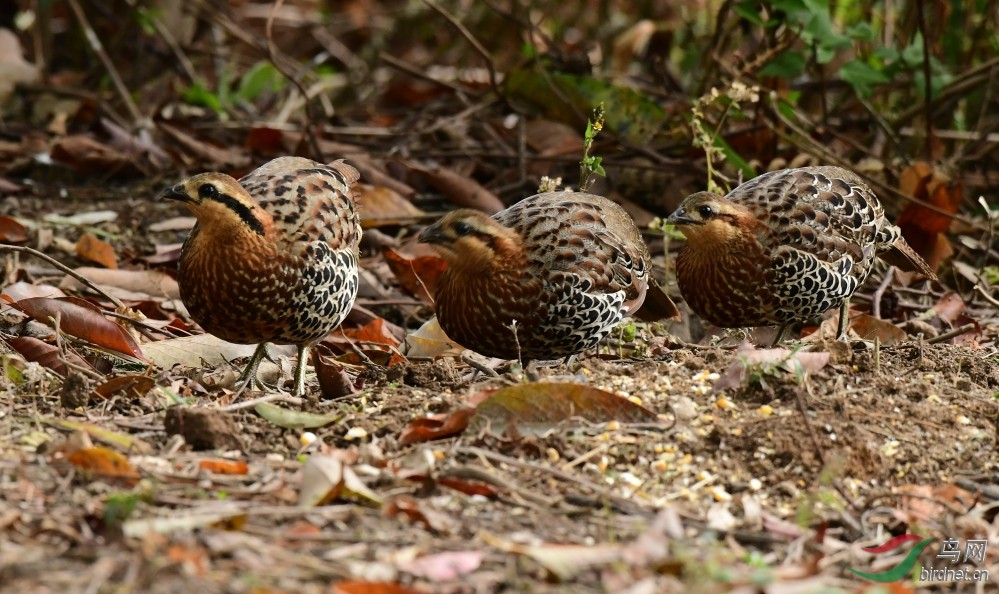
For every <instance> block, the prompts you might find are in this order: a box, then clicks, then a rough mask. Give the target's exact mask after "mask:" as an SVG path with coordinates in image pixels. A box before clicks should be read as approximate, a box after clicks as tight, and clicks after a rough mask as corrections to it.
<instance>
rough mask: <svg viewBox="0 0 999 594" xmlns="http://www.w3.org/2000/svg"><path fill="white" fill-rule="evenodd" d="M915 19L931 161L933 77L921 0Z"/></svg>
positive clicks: (930, 158) (931, 158)
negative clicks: (921, 48)
mask: <svg viewBox="0 0 999 594" xmlns="http://www.w3.org/2000/svg"><path fill="white" fill-rule="evenodd" d="M916 20H917V21H918V26H919V34H920V35H922V36H923V108H924V110H925V111H924V116H923V117H924V118H925V119H926V121H925V122H923V123H924V124H925V126H926V140H925V145H924V147H923V148H924V149H925V151H926V152H925V157H926V162H927V163H932V162H933V79H932V78H930V74H931V72H930V40H929V39H928V38H927V37H926V15H925V14H924V10H923V0H916Z"/></svg>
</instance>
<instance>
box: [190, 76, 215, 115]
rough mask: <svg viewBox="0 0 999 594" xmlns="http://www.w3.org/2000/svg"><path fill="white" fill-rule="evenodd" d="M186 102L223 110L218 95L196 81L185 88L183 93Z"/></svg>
mask: <svg viewBox="0 0 999 594" xmlns="http://www.w3.org/2000/svg"><path fill="white" fill-rule="evenodd" d="M182 97H183V99H184V102H185V103H190V104H191V105H200V106H202V107H207V108H209V109H211V110H213V111H215V112H218V113H221V112H222V102H221V101H219V98H218V96H217V95H216V94H215V93H213V92H211V91H209V90H208V89H206V88H205V87H203V86H202V85H201V83H194V84H193V85H191V86H190V87H188V88H187V89H185V90H184V93H183V95H182Z"/></svg>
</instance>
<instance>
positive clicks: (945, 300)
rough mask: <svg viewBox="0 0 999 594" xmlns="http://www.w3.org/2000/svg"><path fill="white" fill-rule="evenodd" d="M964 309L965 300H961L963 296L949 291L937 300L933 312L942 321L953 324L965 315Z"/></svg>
mask: <svg viewBox="0 0 999 594" xmlns="http://www.w3.org/2000/svg"><path fill="white" fill-rule="evenodd" d="M964 308H965V305H964V299H962V298H961V295H960V294H959V293H958V292H956V291H947V292H946V293H944V294H943V295H942V296H941V297H940V299H939V300H937V302H936V304H935V305H934V306H933V311H935V312H936V313H937V317H938V318H940V319H941V320H943V321H945V322H947V323H948V324H953V323H954V321H955V320H957V318H958V317H960V315H961V314H963V313H964Z"/></svg>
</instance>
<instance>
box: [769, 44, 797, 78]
mask: <svg viewBox="0 0 999 594" xmlns="http://www.w3.org/2000/svg"><path fill="white" fill-rule="evenodd" d="M804 71H805V56H804V54H802V53H801V52H798V51H788V52H784V53H782V54H778V55H777V56H776V57H775V58H774V59H773V60H770V62H768V63H767V65H766V66H764V67H763V68H762V69H760V74H762V75H764V76H776V77H779V78H794V77H796V76H798V75H800V74H801V73H802V72H804Z"/></svg>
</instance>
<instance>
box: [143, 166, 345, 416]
mask: <svg viewBox="0 0 999 594" xmlns="http://www.w3.org/2000/svg"><path fill="white" fill-rule="evenodd" d="M359 177H360V176H359V174H358V172H357V170H356V169H354V168H353V167H351V166H350V165H347V164H346V163H344V162H343V161H336V162H334V163H331V164H329V165H323V164H322V163H317V162H315V161H312V160H309V159H303V158H301V157H280V158H277V159H274V160H273V161H270V162H269V163H266V164H264V165H262V166H261V167H259V168H257V169H255V170H254V171H251V172H250V173H248V174H246V175H245V176H244V177H242V178H241V179H240V180H239V181H236V180H235V179H233V178H232V177H229V176H228V175H225V174H222V173H202V174H200V175H195V176H194V177H192V178H190V179H188V180H186V181H183V182H181V183H179V184H177V185H175V186H173V187H172V188H169V189H167V190H165V191H164V192H163V194H162V196H163V197H165V198H171V199H174V200H179V201H181V202H183V203H184V204H185V205H186V206H187V208H188V209H189V210H190V211H191V212H192V213H194V216H195V217H197V219H198V222H197V224H196V225H195V226H194V229H192V230H191V234H190V235H189V236H188V237H187V240H186V241H185V242H184V247H183V249H182V251H181V255H180V271H179V273H178V277H177V281H178V283H179V284H180V295H181V299H182V300H183V301H184V305H185V306H186V307H187V310H188V311H189V312H190V313H191V317H192V318H194V320H195V321H196V322H197V323H198V324H200V325H201V327H202V328H204V329H205V331H207V332H210V333H212V334H214V335H215V336H218V337H219V338H221V339H223V340H228V341H230V342H236V343H241V344H258V343H259V346H258V347H257V349H256V351H255V352H254V353H253V356H252V357H251V358H250V362H249V363H248V364H247V366H246V369H245V370H244V372H243V374H242V375H241V376H240V379H241V381H244V382H248V383H249V385H251V386H252V385H254V384H259V382H258V380H257V366H258V365H259V364H260V361H261V359H262V358H263V357H264V355H265V354H266V352H267V351H266V343H268V342H273V343H278V344H294V345H296V346H297V347H298V365H297V367H296V371H295V387H294V391H293V392H294V394H295V395H296V396H297V395H301V394H303V393H304V390H305V364H306V360H307V359H308V357H307V353H308V349H309V347H311V346H312V344H314V343H315V342H317V341H318V340H319V339H321V338H323V337H324V336H326V334H328V333H329V332H330V330H332V329H333V328H334V327H336V326H337V325H338V324H339V323H340V322H341V321H343V319H344V317H345V316H346V315H347V313H348V312H349V311H350V308H351V306H352V305H353V303H354V298H355V297H356V296H357V261H358V243H359V241H360V238H361V225H360V219H359V217H358V214H357V209H356V206H355V202H354V198H353V195H352V193H351V186H352V185H353V184H354V182H356V181H357V180H358V178H359Z"/></svg>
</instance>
